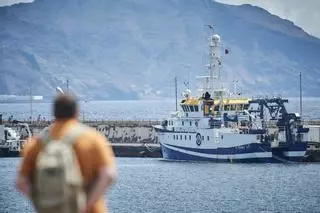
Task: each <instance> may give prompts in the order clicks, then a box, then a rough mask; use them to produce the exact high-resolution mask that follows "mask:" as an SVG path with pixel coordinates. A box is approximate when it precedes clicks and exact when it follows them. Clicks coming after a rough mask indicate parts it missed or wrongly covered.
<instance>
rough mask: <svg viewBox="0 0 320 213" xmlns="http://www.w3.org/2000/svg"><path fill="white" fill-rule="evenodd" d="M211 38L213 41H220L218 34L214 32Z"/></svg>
mask: <svg viewBox="0 0 320 213" xmlns="http://www.w3.org/2000/svg"><path fill="white" fill-rule="evenodd" d="M212 40H213V41H215V42H220V36H219V35H217V34H215V35H213V36H212Z"/></svg>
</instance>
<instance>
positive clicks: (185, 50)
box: [0, 0, 320, 99]
mask: <svg viewBox="0 0 320 213" xmlns="http://www.w3.org/2000/svg"><path fill="white" fill-rule="evenodd" d="M212 23H214V24H215V25H216V27H215V28H216V31H217V33H219V34H220V35H221V37H222V42H223V47H224V48H228V49H230V54H228V55H225V56H224V59H223V61H224V69H223V76H224V78H225V79H226V81H227V82H232V80H240V81H241V82H242V84H241V87H242V89H243V91H244V92H246V93H248V94H250V95H258V94H283V95H288V96H297V95H298V79H299V78H298V76H299V72H300V71H302V72H303V80H304V85H303V88H304V95H306V96H319V94H318V92H317V91H318V90H319V88H320V73H319V69H320V61H319V60H318V58H319V55H320V41H319V39H316V38H314V37H312V36H310V35H308V34H306V33H305V32H304V31H303V30H302V29H301V28H299V27H296V26H295V25H293V23H292V22H289V21H286V20H283V19H280V18H279V17H277V16H274V15H271V14H270V13H268V12H267V11H265V10H263V9H261V8H258V7H253V6H250V5H243V6H231V5H224V4H220V3H217V2H214V1H209V0H201V1H198V0H190V1H183V0H163V1H152V2H151V1H147V0H119V1H102V0H69V1H63V0H55V1H52V0H36V1H35V2H34V3H32V4H19V5H14V6H11V7H3V8H0V56H1V58H0V64H1V66H0V75H1V79H0V93H2V94H21V95H22V94H28V92H29V89H30V87H32V89H33V91H37V92H38V93H39V95H49V96H50V95H52V94H54V92H55V90H54V88H55V87H56V86H63V87H65V86H66V80H67V79H69V81H70V86H71V88H72V89H73V90H74V91H75V92H76V93H77V94H79V95H80V96H85V97H92V98H103V99H137V98H151V97H155V96H156V95H160V96H167V95H169V96H173V91H174V89H173V84H172V82H173V77H174V76H175V75H177V76H178V79H179V82H180V83H181V84H182V82H184V81H187V80H188V79H189V76H190V80H191V81H192V82H191V84H192V86H193V88H194V87H195V86H196V82H194V81H193V79H194V77H195V76H197V75H200V74H202V73H204V72H205V71H206V70H205V67H204V65H205V64H206V63H207V60H208V57H207V53H208V50H207V43H206V42H207V41H206V37H207V36H208V33H209V31H208V29H207V28H206V27H205V25H207V24H212Z"/></svg>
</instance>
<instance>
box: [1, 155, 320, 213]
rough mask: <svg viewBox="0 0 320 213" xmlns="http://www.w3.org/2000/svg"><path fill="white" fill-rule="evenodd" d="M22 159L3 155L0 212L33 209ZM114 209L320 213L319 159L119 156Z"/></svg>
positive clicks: (119, 212)
mask: <svg viewBox="0 0 320 213" xmlns="http://www.w3.org/2000/svg"><path fill="white" fill-rule="evenodd" d="M19 161H20V158H2V159H0V168H1V170H0V177H1V182H0V200H1V202H0V212H1V213H7V212H8V213H24V212H26V213H29V212H33V208H32V205H31V204H30V203H29V202H28V201H27V200H26V199H25V198H24V197H22V196H21V195H20V194H19V193H18V192H17V191H16V190H15V188H14V180H15V178H16V168H17V166H18V163H19ZM117 167H118V173H119V179H118V180H117V182H116V183H115V185H114V186H113V188H112V189H111V191H110V192H109V193H108V195H107V194H106V197H108V206H109V210H110V212H115V213H126V212H134V213H135V212H136V213H138V212H151V213H158V212H172V213H173V212H208V213H212V212H250V213H251V212H263V213H266V212H285V213H286V212H308V213H309V212H310V213H317V212H320V193H319V192H320V185H319V178H320V164H299V165H296V164H294V165H287V164H215V163H195V162H169V161H163V160H161V159H155V158H117Z"/></svg>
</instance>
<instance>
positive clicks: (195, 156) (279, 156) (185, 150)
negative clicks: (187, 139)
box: [160, 142, 307, 163]
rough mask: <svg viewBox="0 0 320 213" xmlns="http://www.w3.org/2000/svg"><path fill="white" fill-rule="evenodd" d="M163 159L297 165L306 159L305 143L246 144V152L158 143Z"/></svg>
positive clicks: (236, 148) (234, 149) (231, 148)
mask: <svg viewBox="0 0 320 213" xmlns="http://www.w3.org/2000/svg"><path fill="white" fill-rule="evenodd" d="M160 144H161V150H162V155H163V159H165V160H173V161H210V162H217V163H228V162H230V163H298V162H303V161H304V159H305V158H306V150H307V143H306V142H304V143H297V144H293V145H291V146H290V147H286V148H271V147H270V146H267V145H264V144H258V143H252V144H248V145H247V146H248V147H249V148H248V149H247V150H241V149H239V148H238V147H230V148H217V149H199V148H198V149H196V148H189V147H182V146H175V145H170V144H167V143H160Z"/></svg>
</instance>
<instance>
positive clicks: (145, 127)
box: [3, 120, 320, 161]
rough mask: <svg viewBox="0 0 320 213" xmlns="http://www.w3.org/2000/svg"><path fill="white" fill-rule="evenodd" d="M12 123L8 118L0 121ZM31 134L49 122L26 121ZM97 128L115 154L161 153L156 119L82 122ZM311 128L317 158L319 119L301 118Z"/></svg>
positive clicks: (151, 154)
mask: <svg viewBox="0 0 320 213" xmlns="http://www.w3.org/2000/svg"><path fill="white" fill-rule="evenodd" d="M3 123H4V124H5V125H6V126H11V125H12V126H13V125H14V124H13V123H12V122H6V121H4V122H3ZM26 123H28V125H29V127H30V129H31V131H32V133H33V134H36V133H38V132H40V131H41V130H42V129H43V128H45V127H47V126H49V125H50V123H51V122H50V121H49V122H48V121H47V122H36V121H34V122H26ZM82 123H84V124H86V125H88V126H90V127H92V128H95V129H96V130H98V131H99V132H101V133H102V134H103V135H104V136H105V137H106V138H108V140H109V142H110V143H111V146H112V148H113V151H114V153H115V155H116V156H117V157H159V158H161V157H162V152H161V148H160V144H159V141H158V138H157V136H156V132H155V130H154V128H153V127H152V126H153V125H159V124H160V123H161V122H160V121H143V120H142V121H139V120H123V121H119V120H105V121H98V120H95V121H84V122H82ZM303 124H304V125H306V126H307V127H308V128H310V129H311V132H312V134H310V141H312V142H311V143H310V145H309V146H310V147H309V153H312V156H313V157H315V158H316V159H317V161H320V120H310V121H303Z"/></svg>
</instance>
